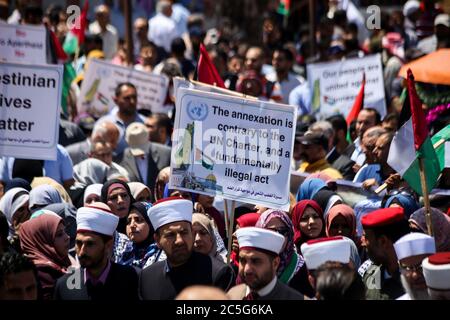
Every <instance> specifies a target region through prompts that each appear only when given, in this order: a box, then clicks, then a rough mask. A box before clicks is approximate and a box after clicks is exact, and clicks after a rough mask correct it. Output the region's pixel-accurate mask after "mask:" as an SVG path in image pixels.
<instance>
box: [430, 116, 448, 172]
mask: <svg viewBox="0 0 450 320" xmlns="http://www.w3.org/2000/svg"><path fill="white" fill-rule="evenodd" d="M449 140H450V124H449V125H447V126H446V127H445V128H443V129H442V130H441V131H439V132H438V133H436V134H435V135H434V136H433V137H431V142H432V143H433V147H434V150H436V155H437V157H438V160H439V166H440V168H441V171H442V170H444V168H445V142H446V141H449Z"/></svg>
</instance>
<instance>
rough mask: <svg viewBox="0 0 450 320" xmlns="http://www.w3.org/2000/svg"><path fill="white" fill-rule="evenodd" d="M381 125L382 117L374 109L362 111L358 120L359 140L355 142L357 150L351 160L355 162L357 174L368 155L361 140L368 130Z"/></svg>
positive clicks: (357, 132) (357, 131)
mask: <svg viewBox="0 0 450 320" xmlns="http://www.w3.org/2000/svg"><path fill="white" fill-rule="evenodd" d="M380 123H381V116H380V114H379V113H378V111H377V110H375V109H372V108H364V109H362V110H361V111H360V112H359V114H358V117H357V118H356V134H357V135H358V138H357V139H356V140H355V141H354V142H353V144H354V146H355V150H354V151H353V153H352V156H351V159H352V160H353V161H355V163H356V164H355V169H356V170H355V172H357V171H358V170H359V169H360V168H361V166H362V165H363V164H364V162H365V161H366V155H365V154H364V150H363V148H362V146H361V140H362V138H363V136H364V133H365V132H366V130H367V129H369V128H372V127H374V126H376V125H379V124H380Z"/></svg>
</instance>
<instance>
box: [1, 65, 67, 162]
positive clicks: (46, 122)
mask: <svg viewBox="0 0 450 320" xmlns="http://www.w3.org/2000/svg"><path fill="white" fill-rule="evenodd" d="M62 76H63V67H62V66H57V65H47V66H31V65H22V64H12V63H2V64H0V88H1V89H0V156H11V157H16V158H25V159H42V160H56V145H57V143H58V133H59V112H60V110H59V108H60V101H61V90H62V88H61V83H62Z"/></svg>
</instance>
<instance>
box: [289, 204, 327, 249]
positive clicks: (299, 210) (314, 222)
mask: <svg viewBox="0 0 450 320" xmlns="http://www.w3.org/2000/svg"><path fill="white" fill-rule="evenodd" d="M292 223H293V225H294V243H295V246H296V247H297V252H298V253H301V250H300V246H301V245H302V244H303V243H305V242H306V241H308V240H312V239H317V238H321V237H324V236H325V220H324V218H323V212H322V209H321V208H320V206H319V205H318V204H317V202H315V201H314V200H302V201H300V202H298V203H297V204H296V205H295V207H294V209H293V210H292Z"/></svg>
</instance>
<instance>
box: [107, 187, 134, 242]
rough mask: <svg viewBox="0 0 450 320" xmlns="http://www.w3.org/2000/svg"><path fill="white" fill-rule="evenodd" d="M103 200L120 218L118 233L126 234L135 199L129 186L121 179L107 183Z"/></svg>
mask: <svg viewBox="0 0 450 320" xmlns="http://www.w3.org/2000/svg"><path fill="white" fill-rule="evenodd" d="M101 200H102V202H103V203H106V204H107V205H108V207H110V208H111V211H112V212H113V213H114V214H115V215H116V216H118V217H119V225H118V226H117V231H118V232H120V233H123V234H125V233H126V230H125V229H126V226H127V216H128V214H129V213H130V208H131V205H132V204H133V202H134V198H133V196H132V195H131V190H130V187H129V186H128V184H127V183H126V182H124V181H122V180H119V179H113V180H109V181H108V182H106V183H105V184H104V185H103V187H102V193H101Z"/></svg>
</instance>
